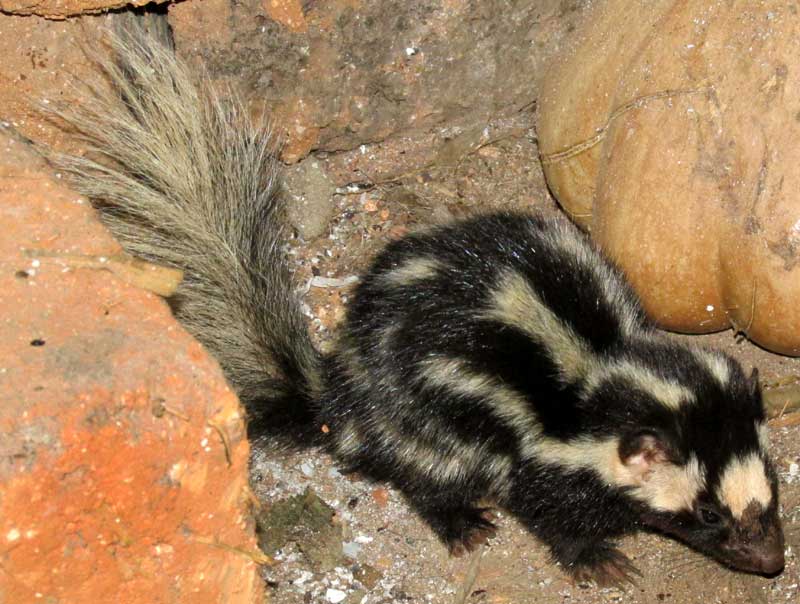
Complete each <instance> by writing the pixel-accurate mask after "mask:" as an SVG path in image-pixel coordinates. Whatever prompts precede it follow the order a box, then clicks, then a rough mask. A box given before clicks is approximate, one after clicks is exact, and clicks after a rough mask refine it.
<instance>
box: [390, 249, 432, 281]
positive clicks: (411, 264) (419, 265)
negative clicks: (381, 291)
mask: <svg viewBox="0 0 800 604" xmlns="http://www.w3.org/2000/svg"><path fill="white" fill-rule="evenodd" d="M442 268H443V265H442V263H441V262H439V261H438V260H435V259H434V258H427V257H425V256H419V257H416V258H410V259H409V260H406V261H405V262H404V263H403V264H401V265H400V266H398V267H397V268H395V269H392V270H391V271H388V272H386V273H384V274H383V279H384V281H386V282H387V283H389V284H391V285H398V286H406V285H413V284H414V283H417V282H419V281H424V280H425V279H430V278H431V277H434V276H436V274H437V272H439V270H440V269H442Z"/></svg>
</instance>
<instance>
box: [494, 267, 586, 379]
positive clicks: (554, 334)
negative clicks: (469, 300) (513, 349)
mask: <svg viewBox="0 0 800 604" xmlns="http://www.w3.org/2000/svg"><path fill="white" fill-rule="evenodd" d="M481 317H482V318H487V319H493V320H496V321H500V322H502V323H505V324H507V325H510V326H512V327H516V328H517V329H520V330H522V331H523V332H525V333H526V334H528V335H529V336H531V337H532V338H533V339H534V340H536V341H537V342H539V343H541V344H542V345H544V346H545V347H546V348H547V350H548V352H549V353H550V356H551V358H552V359H553V361H555V363H556V365H558V368H559V370H560V371H561V373H562V376H563V379H565V380H566V381H575V380H579V379H582V378H585V377H586V376H587V375H588V373H589V372H590V371H591V369H592V367H593V365H594V364H595V362H596V361H595V358H594V356H593V354H592V352H591V350H590V349H589V346H588V344H587V343H586V342H585V341H584V340H583V339H582V338H580V337H578V335H577V334H576V333H575V332H574V331H572V329H571V328H570V327H569V326H568V325H566V324H564V322H563V321H561V319H559V318H558V317H557V316H556V315H555V314H554V313H553V312H552V311H551V310H550V309H549V308H548V307H547V305H545V304H544V303H543V302H542V300H541V299H540V298H539V296H538V295H537V294H536V292H535V291H534V290H533V289H532V288H531V286H530V284H529V283H528V282H527V280H526V279H525V277H523V276H522V275H520V274H519V273H516V272H513V271H510V272H508V273H507V274H506V276H505V278H504V279H503V280H502V282H501V285H500V286H499V287H498V289H497V290H496V291H495V292H494V293H493V295H492V301H491V307H490V308H489V309H488V310H486V311H485V312H483V313H482V315H481Z"/></svg>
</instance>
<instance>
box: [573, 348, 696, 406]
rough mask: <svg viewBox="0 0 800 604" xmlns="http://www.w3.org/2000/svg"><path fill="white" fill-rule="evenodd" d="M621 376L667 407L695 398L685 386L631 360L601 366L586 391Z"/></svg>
mask: <svg viewBox="0 0 800 604" xmlns="http://www.w3.org/2000/svg"><path fill="white" fill-rule="evenodd" d="M614 378H621V379H623V380H625V381H626V382H629V383H630V384H632V385H633V386H634V387H636V388H638V389H639V390H642V391H643V392H646V393H648V394H650V395H651V396H653V397H655V399H656V400H657V401H659V402H660V403H661V404H662V405H664V406H665V407H669V408H670V409H678V408H680V406H681V405H682V404H684V403H687V402H692V401H694V400H695V397H694V393H693V392H692V391H691V390H689V389H688V388H686V387H685V386H683V385H681V384H678V383H677V382H673V381H670V380H667V379H664V378H662V377H660V376H658V375H656V374H655V373H653V372H652V371H651V370H650V369H648V368H646V367H642V366H641V365H636V364H634V363H631V362H630V361H626V360H623V361H618V362H615V363H611V364H609V365H606V366H604V367H602V368H600V370H599V371H597V372H596V373H594V374H593V375H592V376H591V378H590V379H589V380H588V381H587V383H586V392H587V394H588V393H591V392H592V391H593V390H595V389H596V388H598V387H600V385H601V384H602V383H603V382H604V381H607V380H610V379H614Z"/></svg>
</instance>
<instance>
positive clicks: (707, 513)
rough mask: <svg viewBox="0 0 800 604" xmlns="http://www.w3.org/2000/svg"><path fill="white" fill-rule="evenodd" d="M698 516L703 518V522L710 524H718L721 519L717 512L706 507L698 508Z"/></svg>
mask: <svg viewBox="0 0 800 604" xmlns="http://www.w3.org/2000/svg"><path fill="white" fill-rule="evenodd" d="M700 517H701V518H702V519H703V522H705V523H706V524H710V525H715V524H719V523H720V521H721V520H722V517H721V516H720V515H719V514H717V513H716V512H715V511H714V510H710V509H708V508H700Z"/></svg>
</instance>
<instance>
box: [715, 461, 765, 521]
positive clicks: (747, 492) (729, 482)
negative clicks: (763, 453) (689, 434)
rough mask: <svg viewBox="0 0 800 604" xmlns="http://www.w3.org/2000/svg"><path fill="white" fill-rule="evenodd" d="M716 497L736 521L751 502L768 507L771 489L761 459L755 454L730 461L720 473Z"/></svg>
mask: <svg viewBox="0 0 800 604" xmlns="http://www.w3.org/2000/svg"><path fill="white" fill-rule="evenodd" d="M717 496H718V497H719V499H720V501H722V503H724V504H725V505H727V506H728V508H729V509H730V510H731V514H733V517H734V518H737V519H738V518H741V517H742V514H743V513H744V510H745V508H747V506H748V505H749V504H750V502H752V501H755V502H756V503H758V504H759V505H761V507H762V508H764V509H766V508H767V507H769V504H770V503H771V502H772V489H771V488H770V484H769V480H768V479H767V472H766V468H765V467H764V461H763V460H762V459H761V457H760V456H759V455H758V454H757V453H750V454H749V455H747V456H745V457H736V458H734V459H733V460H731V461H730V462H729V463H728V465H727V466H726V467H725V470H724V471H723V472H722V477H721V478H720V482H719V486H718V487H717Z"/></svg>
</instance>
